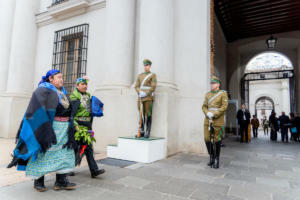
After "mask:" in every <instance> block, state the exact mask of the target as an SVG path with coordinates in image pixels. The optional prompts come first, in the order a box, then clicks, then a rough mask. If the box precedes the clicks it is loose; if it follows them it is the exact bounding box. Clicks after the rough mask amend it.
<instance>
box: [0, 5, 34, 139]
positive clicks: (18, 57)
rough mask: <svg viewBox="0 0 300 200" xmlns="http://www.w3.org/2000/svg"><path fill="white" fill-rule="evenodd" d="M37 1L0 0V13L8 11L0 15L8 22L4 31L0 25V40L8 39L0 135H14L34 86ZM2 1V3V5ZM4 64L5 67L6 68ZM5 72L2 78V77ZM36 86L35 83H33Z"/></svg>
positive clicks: (1, 102)
mask: <svg viewBox="0 0 300 200" xmlns="http://www.w3.org/2000/svg"><path fill="white" fill-rule="evenodd" d="M4 2H5V3H4ZM8 2H9V3H8ZM39 2H40V1H39V0H27V1H24V0H12V1H11V0H9V1H4V0H2V1H1V3H0V13H1V16H2V15H3V13H2V9H7V10H6V11H5V12H8V14H7V17H5V18H3V20H7V23H8V24H7V25H6V27H2V26H1V28H3V30H4V31H2V29H1V31H0V40H2V39H7V40H9V41H6V42H5V45H6V47H7V49H6V51H8V52H5V56H6V58H4V62H5V66H4V68H3V71H2V70H1V73H0V76H1V77H0V81H1V89H4V86H5V87H6V88H5V90H6V92H3V93H1V95H0V110H1V111H2V112H3V115H1V116H0V121H1V125H0V137H15V135H16V132H17V129H18V127H19V125H20V122H21V120H22V117H23V115H24V112H25V110H26V107H27V105H28V102H29V98H30V96H31V93H32V91H33V89H34V84H33V80H34V71H35V54H36V40H37V27H36V23H35V14H36V13H37V11H38V8H39ZM2 5H3V6H5V7H4V8H3V7H2ZM13 10H14V11H13ZM13 13H14V14H13ZM1 20H2V19H0V21H1ZM7 27H8V29H7V30H6V28H7ZM2 36H4V37H5V38H2ZM6 47H5V48H6ZM1 48H2V46H1V47H0V49H1ZM0 52H2V49H1V50H0ZM0 54H1V55H0V60H1V62H3V60H2V58H3V57H2V56H3V55H2V53H0ZM1 64H2V63H1ZM6 66H8V68H5V67H6ZM1 68H2V67H1ZM2 72H3V74H2ZM4 76H5V78H4V81H3V80H1V79H2V77H4ZM6 80H7V81H6ZM2 81H3V82H2ZM5 82H7V83H5ZM2 83H4V84H2ZM36 86H37V83H35V87H36Z"/></svg>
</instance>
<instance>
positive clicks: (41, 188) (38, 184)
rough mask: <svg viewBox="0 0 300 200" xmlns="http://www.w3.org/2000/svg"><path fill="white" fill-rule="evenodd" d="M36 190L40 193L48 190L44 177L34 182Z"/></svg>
mask: <svg viewBox="0 0 300 200" xmlns="http://www.w3.org/2000/svg"><path fill="white" fill-rule="evenodd" d="M33 187H34V189H36V190H37V191H38V192H45V191H46V190H47V188H46V187H45V184H44V176H42V177H40V178H39V179H35V180H34V186H33Z"/></svg>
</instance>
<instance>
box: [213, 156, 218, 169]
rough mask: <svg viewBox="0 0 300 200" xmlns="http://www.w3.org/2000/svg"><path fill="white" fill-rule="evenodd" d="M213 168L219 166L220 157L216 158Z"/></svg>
mask: <svg viewBox="0 0 300 200" xmlns="http://www.w3.org/2000/svg"><path fill="white" fill-rule="evenodd" d="M213 168H215V169H218V168H219V158H218V157H217V158H216V159H215V163H214V165H213Z"/></svg>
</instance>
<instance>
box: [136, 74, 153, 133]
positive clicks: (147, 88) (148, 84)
mask: <svg viewBox="0 0 300 200" xmlns="http://www.w3.org/2000/svg"><path fill="white" fill-rule="evenodd" d="M145 78H146V79H145ZM144 80H145V81H144ZM156 85H157V79H156V75H155V74H154V73H151V72H144V73H142V74H139V75H138V77H137V80H136V83H135V90H136V92H137V93H138V94H139V93H140V91H143V92H145V93H146V95H147V96H145V97H143V98H140V97H139V98H138V109H139V111H140V109H141V108H140V107H141V103H140V101H142V107H143V110H142V112H143V117H144V118H143V124H142V127H141V129H142V130H141V134H142V137H144V122H146V124H147V130H146V136H145V137H149V135H150V129H151V122H152V107H153V100H154V91H155V88H156Z"/></svg>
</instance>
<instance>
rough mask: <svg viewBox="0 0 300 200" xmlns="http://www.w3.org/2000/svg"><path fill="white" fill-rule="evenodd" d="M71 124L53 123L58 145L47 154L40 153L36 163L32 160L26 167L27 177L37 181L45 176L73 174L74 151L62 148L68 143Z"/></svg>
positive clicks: (53, 146)
mask: <svg viewBox="0 0 300 200" xmlns="http://www.w3.org/2000/svg"><path fill="white" fill-rule="evenodd" d="M68 126H69V122H59V121H54V122H53V129H54V132H55V135H56V139H57V144H56V145H52V146H51V148H50V149H48V150H47V151H46V152H45V153H39V154H38V156H37V159H35V160H34V161H33V160H32V159H30V160H29V161H28V163H27V166H26V176H28V177H31V178H34V179H37V178H39V177H41V176H44V175H45V174H48V173H51V172H56V173H58V174H64V173H69V172H72V171H73V169H74V167H75V153H74V150H73V149H68V148H62V146H63V145H64V144H66V143H67V141H68Z"/></svg>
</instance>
